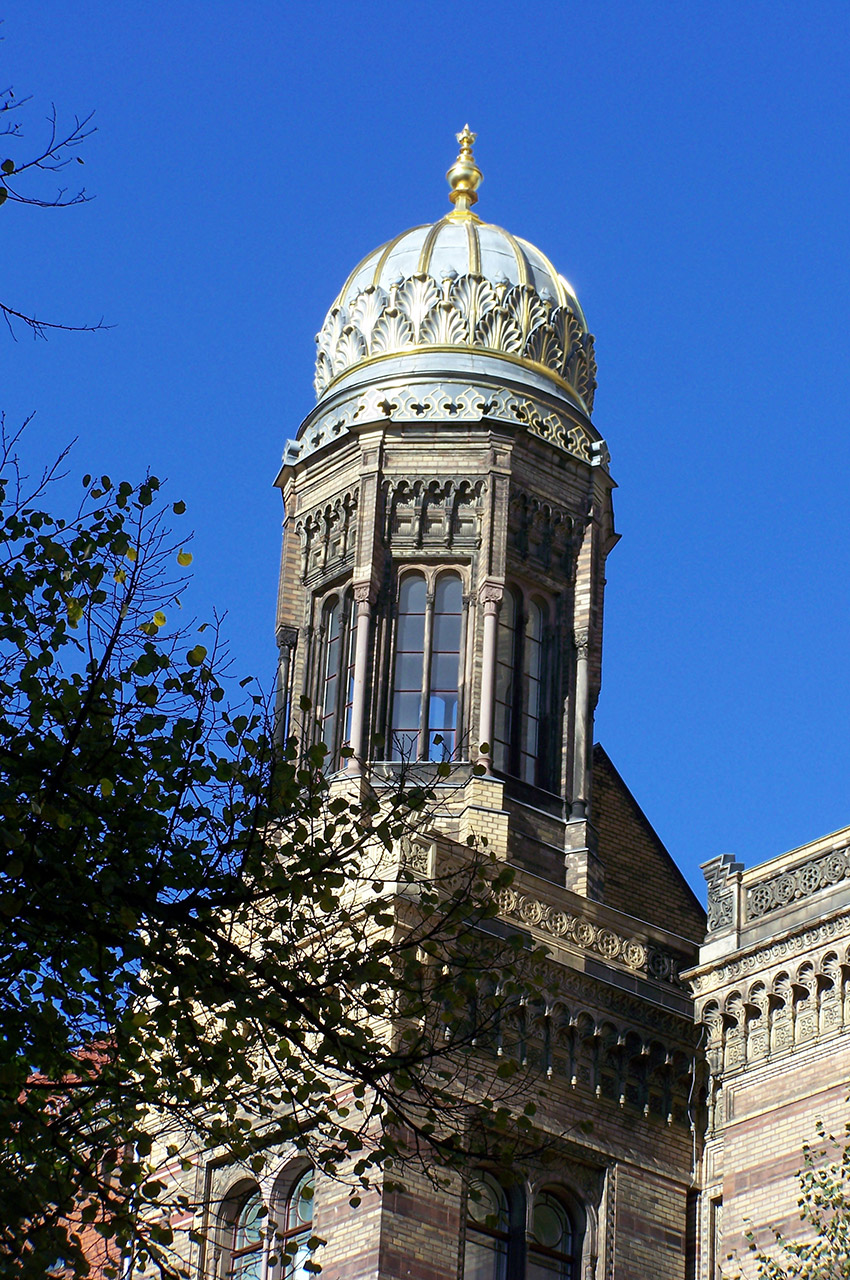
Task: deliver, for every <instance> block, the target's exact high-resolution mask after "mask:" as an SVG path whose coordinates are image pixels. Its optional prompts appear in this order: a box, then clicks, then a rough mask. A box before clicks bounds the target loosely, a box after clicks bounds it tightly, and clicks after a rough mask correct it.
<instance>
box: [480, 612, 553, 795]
mask: <svg viewBox="0 0 850 1280" xmlns="http://www.w3.org/2000/svg"><path fill="white" fill-rule="evenodd" d="M549 620H550V610H549V606H548V604H547V603H546V602H545V601H544V600H541V599H538V598H537V597H534V598H532V599H526V598H525V597H524V596H523V595H522V593H521V592H519V591H516V590H513V589H511V588H508V589H507V590H506V591H505V594H504V598H503V600H502V607H501V609H500V610H499V631H498V643H497V647H496V723H495V730H494V734H493V764H494V766H495V767H496V769H498V770H499V772H500V773H506V774H510V775H512V776H513V777H515V778H521V779H522V781H523V782H528V783H530V784H531V785H532V786H537V787H545V788H547V789H552V788H553V786H554V785H555V779H554V777H553V762H552V759H551V757H552V754H553V753H552V751H551V750H550V749H548V748H549V746H550V744H549V742H548V741H547V739H548V738H549V736H550V734H549V725H550V723H551V714H550V712H551V709H550V708H549V707H548V706H547V700H548V699H549V698H550V697H551V696H552V692H553V691H552V688H551V685H552V681H551V679H550V678H549V672H550V670H551V652H549V651H548V646H547V644H546V640H547V638H548V637H547V632H548V629H549Z"/></svg>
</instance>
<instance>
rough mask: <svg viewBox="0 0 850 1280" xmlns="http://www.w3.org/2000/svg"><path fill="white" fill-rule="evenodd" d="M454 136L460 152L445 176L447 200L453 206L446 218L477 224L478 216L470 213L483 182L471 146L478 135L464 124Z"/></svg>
mask: <svg viewBox="0 0 850 1280" xmlns="http://www.w3.org/2000/svg"><path fill="white" fill-rule="evenodd" d="M455 136H456V137H457V140H458V142H459V143H460V152H459V153H458V158H457V160H455V162H454V164H453V165H452V167H451V169H449V171H448V173H447V174H446V179H447V181H448V184H449V186H450V187H451V191H450V192H449V199H450V200H451V202H452V204H453V205H454V210H453V212H452V213H450V214H449V215H448V216H449V218H451V219H452V220H453V221H461V220H462V219H465V218H474V219H475V220H476V222H477V221H478V215H477V214H475V213H473V212H472V206H473V205H474V204H476V203H477V201H478V194H477V193H478V188H479V187H480V186H481V183H482V181H483V175H482V173H481V170H480V169H479V168H478V165H477V164H476V163H475V156H474V155H473V154H472V146H473V143H474V142H475V139H476V138H477V137H478V134H477V133H473V132H472V131H471V130H470V128H469V125H468V124H465V125H464V126H463V129H462V130H461V132H460V133H458V134H456V135H455Z"/></svg>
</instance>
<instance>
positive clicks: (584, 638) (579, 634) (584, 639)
mask: <svg viewBox="0 0 850 1280" xmlns="http://www.w3.org/2000/svg"><path fill="white" fill-rule="evenodd" d="M573 644H574V645H575V647H576V656H577V657H579V658H586V657H587V655H588V650H589V649H590V632H589V631H588V629H587V628H586V627H584V628H582V629H581V630H580V631H574V632H573Z"/></svg>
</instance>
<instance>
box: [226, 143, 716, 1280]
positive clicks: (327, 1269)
mask: <svg viewBox="0 0 850 1280" xmlns="http://www.w3.org/2000/svg"><path fill="white" fill-rule="evenodd" d="M458 141H459V143H460V153H459V155H458V158H457V160H456V162H455V164H454V165H453V166H452V168H451V169H450V170H449V172H448V175H447V177H448V182H449V188H450V190H449V201H450V208H449V210H448V211H447V212H446V214H445V216H444V217H442V218H440V219H439V220H438V221H437V222H434V223H428V224H425V225H423V226H419V227H414V228H413V229H412V230H410V231H406V232H405V233H403V234H402V235H399V236H397V237H396V238H395V239H393V240H390V241H389V242H388V243H387V244H385V245H382V246H381V247H380V248H378V249H376V250H375V251H374V252H373V253H370V254H369V255H368V256H367V257H366V258H364V259H363V261H362V262H361V263H360V264H359V266H357V267H356V268H355V269H354V271H353V272H352V273H351V275H350V276H349V277H348V279H347V280H346V281H345V283H344V285H343V287H342V289H341V290H340V293H339V294H338V296H337V298H336V300H335V302H334V303H333V305H332V307H331V309H330V311H329V313H328V316H327V319H326V320H325V323H324V325H323V326H322V329H321V332H320V333H319V335H318V338H317V343H318V354H317V364H316V389H317V393H318V403H317V405H316V407H315V408H314V409H313V410H312V412H311V413H310V414H308V416H307V418H306V419H305V420H304V422H303V424H302V425H301V427H300V429H299V431H298V433H297V435H296V437H295V439H294V440H292V441H290V443H289V444H288V445H287V447H286V451H285V454H284V461H283V467H282V469H281V471H280V474H279V476H278V479H277V484H278V486H279V487H280V489H281V492H282V495H283V502H284V512H285V518H284V534H283V558H282V572H281V580H280V593H279V605H278V624H277V625H278V630H277V635H278V642H279V646H280V667H279V705H278V716H279V723H280V726H281V731H282V732H286V731H287V729H288V728H291V729H293V730H296V731H297V732H298V734H299V736H300V737H301V739H302V741H307V742H310V741H312V742H322V743H324V745H325V747H326V749H327V756H326V766H327V768H328V769H329V770H330V771H331V773H337V774H338V775H339V777H340V779H341V780H345V781H346V783H347V784H348V785H352V786H355V785H358V782H357V780H358V779H359V780H362V781H368V782H369V783H370V784H371V785H373V786H375V787H378V788H379V787H380V785H381V783H382V781H384V780H386V779H388V778H392V777H394V776H396V775H397V774H398V773H399V771H401V770H407V771H409V772H411V773H413V775H414V776H423V777H426V778H428V779H429V780H433V779H434V778H435V775H436V767H435V766H436V765H437V763H439V762H443V761H450V762H451V779H450V784H447V785H446V786H445V788H444V790H445V799H444V802H443V803H442V804H441V810H440V812H441V817H440V829H439V831H437V832H436V834H435V839H434V841H433V843H432V845H431V847H430V848H428V849H425V850H423V851H420V852H421V855H422V858H423V860H424V864H425V865H427V866H430V867H431V868H433V867H434V866H435V865H436V861H438V860H439V858H440V857H441V856H442V855H441V851H442V852H443V853H445V851H447V850H449V851H450V850H451V848H452V847H453V846H454V845H456V844H463V842H464V841H465V839H466V838H467V837H468V836H469V835H470V834H472V835H475V836H477V837H481V836H486V837H487V839H488V842H489V845H490V848H491V849H494V850H495V851H496V853H497V856H499V857H501V858H503V859H506V860H507V861H509V862H510V863H512V864H513V866H514V867H515V868H516V878H515V880H514V882H513V886H512V888H511V889H510V890H508V891H506V893H505V895H504V897H503V902H502V907H503V913H504V915H505V917H506V919H508V920H511V921H513V922H514V927H516V926H517V925H520V926H521V927H522V928H524V929H526V930H528V932H529V933H530V934H531V935H532V936H534V937H535V938H536V939H537V940H538V941H541V942H545V943H546V944H547V945H548V946H549V948H550V952H551V956H552V963H551V984H550V986H551V992H550V997H549V998H548V1000H547V1003H546V1007H545V1009H543V1008H541V1009H539V1010H537V1011H536V1012H535V1013H534V1015H533V1016H532V1013H531V1011H530V1010H529V1011H527V1017H528V1028H527V1031H528V1039H529V1043H531V1042H533V1043H534V1044H535V1045H536V1048H535V1049H534V1052H535V1053H536V1054H537V1055H538V1058H539V1060H540V1062H541V1064H542V1065H543V1068H544V1070H543V1074H542V1075H541V1098H540V1106H539V1108H538V1116H539V1124H540V1128H541V1131H542V1132H543V1133H544V1134H545V1135H546V1137H547V1140H548V1141H550V1142H551V1143H552V1144H554V1147H555V1149H557V1151H559V1152H560V1155H559V1157H558V1159H557V1161H556V1167H555V1168H553V1167H552V1166H551V1164H550V1165H549V1166H548V1167H547V1168H546V1169H543V1168H541V1169H538V1170H536V1171H535V1170H533V1169H532V1170H529V1171H527V1174H526V1175H524V1180H523V1181H522V1183H521V1185H518V1184H517V1182H516V1180H515V1179H514V1180H511V1179H509V1178H507V1177H502V1176H501V1175H500V1171H499V1170H493V1169H479V1170H470V1173H469V1177H470V1180H471V1182H474V1183H475V1184H476V1186H477V1190H478V1193H479V1197H478V1199H476V1198H475V1197H473V1198H471V1199H470V1198H469V1196H468V1185H469V1184H468V1183H467V1184H464V1185H461V1184H460V1182H458V1183H457V1185H454V1186H453V1187H451V1188H449V1189H446V1188H443V1189H442V1190H441V1191H439V1192H438V1191H437V1190H435V1188H434V1187H433V1186H432V1185H431V1184H430V1183H428V1182H427V1180H425V1181H423V1182H422V1184H421V1185H419V1184H418V1183H417V1182H416V1179H415V1178H412V1179H411V1182H410V1185H409V1187H408V1191H407V1193H406V1194H405V1195H404V1196H401V1195H398V1194H396V1195H388V1196H385V1197H380V1196H379V1195H378V1193H377V1192H376V1195H375V1197H373V1198H371V1199H370V1198H369V1197H365V1198H364V1201H363V1203H362V1204H361V1205H360V1207H359V1208H358V1209H356V1210H352V1209H351V1208H350V1206H349V1205H348V1203H347V1196H346V1194H345V1192H344V1191H341V1190H339V1189H336V1188H334V1187H333V1186H331V1185H329V1184H327V1183H323V1182H322V1180H321V1179H320V1180H319V1181H318V1182H317V1185H316V1198H315V1223H316V1229H317V1231H318V1233H319V1234H320V1235H321V1236H322V1237H324V1238H325V1239H326V1240H327V1242H328V1243H327V1245H326V1247H325V1248H324V1249H323V1251H322V1256H321V1258H320V1259H319V1261H320V1263H321V1266H322V1270H323V1274H324V1275H325V1276H326V1277H327V1278H328V1280H348V1278H350V1280H355V1278H358V1277H361V1276H370V1277H375V1278H376V1280H377V1278H378V1277H381V1280H409V1278H411V1277H412V1280H456V1277H458V1276H459V1275H461V1274H463V1275H465V1276H466V1280H521V1277H523V1276H525V1275H528V1276H533V1275H537V1274H538V1273H540V1274H542V1273H543V1272H545V1273H546V1274H547V1275H551V1276H553V1277H554V1276H557V1277H559V1278H560V1280H590V1277H593V1276H599V1277H601V1276H602V1275H605V1276H606V1277H607V1276H616V1277H617V1280H638V1278H640V1280H644V1278H645V1277H649V1276H652V1277H657V1278H658V1280H684V1276H685V1266H686V1262H685V1256H686V1236H687V1221H688V1212H689V1205H692V1203H693V1177H694V1162H693V1155H694V1115H695V1112H694V1097H695V1085H694V1058H693V1054H694V1037H693V1029H692V1006H691V1001H690V997H689V994H688V992H687V990H686V988H685V987H684V985H683V984H682V982H681V981H680V978H679V974H680V971H681V970H682V969H683V968H686V967H687V966H688V965H689V964H693V963H694V961H695V960H696V955H697V952H696V945H695V944H698V943H699V941H700V940H701V938H702V935H703V931H704V914H703V912H702V911H701V908H700V907H699V905H698V903H697V902H696V900H695V899H694V897H693V895H692V894H691V892H690V890H689V889H688V888H687V886H686V884H685V883H684V881H683V879H682V877H681V875H680V873H679V872H678V870H677V869H676V867H675V865H674V864H673V862H672V860H671V859H670V857H669V855H668V854H667V852H666V850H665V849H664V847H663V845H662V844H661V842H660V841H659V839H658V837H657V836H656V835H655V832H654V831H653V830H652V828H651V826H650V825H649V823H648V822H647V820H646V818H645V817H644V816H643V814H642V813H641V811H640V809H639V808H638V806H637V804H636V803H635V801H634V799H633V798H632V796H631V795H630V793H629V792H628V790H627V788H626V787H625V784H624V783H623V781H622V779H621V778H620V776H619V774H618V773H617V771H616V769H614V767H613V765H612V764H611V762H610V760H609V759H608V757H607V756H606V755H605V753H604V751H602V749H601V748H599V747H596V748H594V746H593V717H594V709H595V706H596V701H597V698H598V695H599V691H600V685H601V661H602V613H603V593H604V583H605V560H606V557H607V555H608V553H609V551H610V550H611V548H612V547H613V546H614V544H615V542H616V540H617V535H616V534H615V532H614V524H613V512H612V502H611V491H612V488H613V481H612V479H611V477H610V474H609V470H608V462H609V457H608V451H607V448H606V446H605V443H604V441H603V440H602V438H601V437H600V434H599V432H598V431H597V430H596V428H595V427H594V425H593V423H592V422H591V417H590V415H591V411H592V408H593V394H594V389H595V372H596V366H595V360H594V355H593V339H592V337H591V335H590V333H589V332H588V328H587V324H586V322H585V318H584V314H583V312H582V309H581V307H580V305H579V302H578V300H577V298H576V296H575V293H574V292H573V290H572V288H571V287H570V285H569V284H568V283H567V281H566V280H565V279H564V277H563V276H562V275H560V274H559V273H558V271H557V270H556V269H555V267H554V266H553V265H552V264H551V262H550V261H549V260H548V259H547V258H546V257H545V256H544V254H542V253H541V252H540V251H539V250H538V249H536V248H534V247H533V246H532V245H530V244H529V243H528V242H527V241H524V240H521V239H519V238H517V237H515V236H513V235H511V234H510V233H509V232H507V231H505V230H503V229H501V228H500V227H497V226H493V225H491V224H488V223H485V222H483V221H481V219H480V218H479V217H478V215H477V214H476V212H475V211H474V206H475V204H476V203H477V191H478V187H479V185H480V183H481V172H480V170H479V169H478V167H477V165H476V163H475V159H474V157H473V152H472V146H473V143H474V141H475V135H473V134H471V133H470V132H469V129H468V128H465V129H464V130H463V131H462V133H461V134H459V135H458ZM304 699H306V700H308V703H309V707H310V709H309V711H306V712H304V711H302V710H301V708H302V706H303V705H304V701H303V700H304ZM475 763H478V764H483V766H484V774H483V776H481V775H480V771H475V772H474V771H473V767H472V766H473V764H475ZM544 1086H545V1087H544ZM288 1167H289V1166H287V1164H286V1158H285V1153H282V1165H281V1169H282V1170H283V1172H282V1173H281V1174H280V1176H279V1178H278V1180H277V1182H271V1183H270V1184H269V1186H268V1188H266V1187H261V1188H257V1189H256V1191H254V1192H252V1194H253V1195H255V1196H259V1195H263V1196H266V1197H267V1198H268V1200H269V1202H270V1203H271V1204H274V1203H275V1202H276V1201H278V1202H279V1201H280V1200H281V1197H282V1198H283V1201H284V1202H285V1203H287V1204H288V1203H289V1201H288V1200H287V1197H288V1196H291V1195H292V1194H294V1192H291V1191H290V1189H289V1183H290V1182H293V1185H295V1182H294V1181H293V1179H294V1178H295V1173H293V1174H292V1175H291V1176H290V1175H289V1174H288V1173H287V1172H286V1170H287V1168H288ZM295 1172H296V1173H297V1174H298V1176H299V1177H303V1176H305V1175H304V1174H303V1170H301V1169H300V1167H297V1168H296V1170H295ZM228 1176H229V1175H228ZM217 1177H218V1179H219V1181H220V1183H221V1187H220V1190H219V1191H217V1192H216V1193H215V1194H216V1196H218V1195H220V1196H221V1197H223V1201H222V1202H223V1203H225V1204H227V1203H228V1201H227V1196H228V1194H229V1193H228V1192H227V1188H226V1186H225V1182H226V1177H225V1174H224V1173H222V1174H220V1175H217ZM231 1202H232V1206H233V1207H232V1212H231V1218H232V1220H233V1221H234V1222H236V1223H237V1227H236V1230H237V1236H234V1240H235V1239H237V1238H238V1222H239V1221H240V1218H239V1214H240V1213H242V1212H243V1209H241V1208H240V1205H241V1204H242V1201H241V1200H240V1201H236V1200H232V1198H231ZM245 1203H246V1204H248V1203H249V1202H248V1201H247V1200H246V1201H245ZM251 1203H254V1202H251ZM481 1204H486V1205H488V1206H489V1208H488V1209H487V1211H486V1212H485V1211H484V1210H480V1211H479V1208H478V1207H477V1206H479V1205H481ZM244 1212H247V1210H244ZM282 1212H283V1211H282ZM285 1212H287V1213H288V1212H289V1210H288V1209H287V1210H285ZM230 1220H231V1219H230V1218H228V1219H227V1221H230ZM494 1222H496V1223H497V1224H498V1225H497V1226H496V1227H493V1225H492V1224H493V1223H494ZM228 1230H229V1228H228ZM228 1256H231V1257H236V1256H237V1254H236V1252H234V1251H233V1250H232V1251H231V1254H230V1255H228V1252H227V1246H226V1244H225V1247H223V1249H222V1251H221V1252H220V1254H219V1255H218V1257H219V1259H220V1261H219V1263H218V1264H217V1265H218V1268H219V1271H220V1272H221V1275H222V1276H225V1277H228V1280H230V1277H231V1276H234V1277H235V1275H236V1272H234V1271H233V1264H230V1263H228V1262H227V1258H228ZM222 1259H223V1261H221V1260H222ZM228 1266H230V1270H228ZM214 1274H218V1273H217V1272H214Z"/></svg>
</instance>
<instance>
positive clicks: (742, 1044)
mask: <svg viewBox="0 0 850 1280" xmlns="http://www.w3.org/2000/svg"><path fill="white" fill-rule="evenodd" d="M833 923H834V924H835V923H838V922H833ZM841 925H842V927H843V930H844V932H845V934H846V933H847V922H846V921H842V922H841ZM818 932H819V931H818V930H809V931H807V932H806V933H804V934H801V935H800V941H801V942H803V941H805V940H808V942H809V943H810V944H811V943H812V941H813V939H812V938H811V936H810V935H812V934H814V935H817V934H818ZM822 941H823V940H822V939H821V942H822ZM846 941H847V939H846V938H845V939H844V942H845V944H846ZM783 945H784V944H783ZM774 950H776V951H777V952H778V951H779V945H778V944H777V946H776V947H775V948H774V947H770V948H765V949H764V950H763V951H762V952H761V953H760V955H756V954H754V955H752V956H748V957H746V958H745V959H743V958H742V959H741V960H736V961H734V962H732V963H731V964H727V965H725V966H723V968H722V969H721V970H719V971H714V972H712V973H711V974H709V975H699V976H700V977H701V978H708V980H709V981H710V982H711V983H712V984H715V983H716V980H717V979H718V977H719V976H720V975H721V974H722V976H723V980H724V982H725V983H728V984H729V987H730V989H727V990H724V991H720V990H718V989H717V988H716V986H714V989H712V990H710V991H708V992H707V993H706V994H704V995H702V996H699V995H698V1001H697V1006H698V1007H697V1018H698V1020H699V1022H700V1023H701V1024H702V1027H703V1028H704V1033H705V1036H706V1042H707V1049H706V1052H707V1057H708V1062H709V1066H710V1069H711V1071H712V1073H713V1074H715V1075H722V1074H723V1073H724V1072H728V1071H735V1070H739V1069H741V1068H743V1067H745V1066H749V1065H751V1064H752V1063H754V1062H759V1061H765V1060H767V1059H771V1060H772V1059H775V1058H778V1057H783V1056H785V1055H786V1054H788V1053H791V1052H793V1051H794V1050H795V1049H796V1048H798V1047H799V1046H801V1045H804V1044H808V1043H816V1042H818V1041H820V1040H822V1039H824V1038H828V1037H831V1036H833V1035H835V1034H836V1033H839V1032H841V1033H844V1034H846V1033H847V1032H848V1031H850V964H848V961H850V947H848V946H846V945H844V946H841V945H836V944H833V945H832V946H831V947H828V948H827V949H826V950H820V949H818V950H816V951H814V952H813V951H812V950H811V946H809V947H807V948H806V950H807V951H808V954H807V955H805V956H803V957H802V958H800V957H799V956H798V957H797V958H796V959H795V958H793V957H792V956H791V955H790V954H785V955H782V954H781V953H780V954H776V955H774V954H773V952H774ZM759 959H760V960H761V963H758V962H757V961H758V960H759ZM701 985H702V986H703V987H704V986H705V985H706V983H705V982H703V983H702V984H701ZM694 986H695V988H696V987H697V983H696V982H695V983H694Z"/></svg>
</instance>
